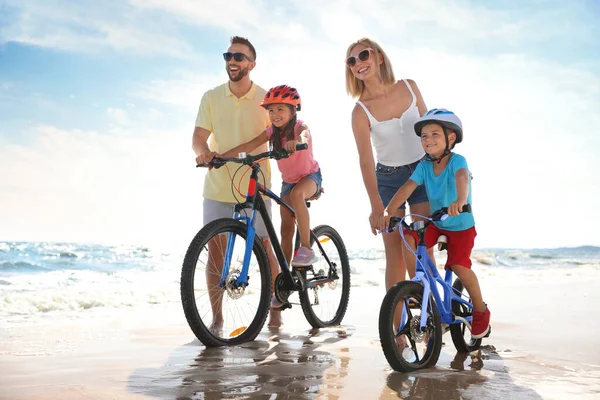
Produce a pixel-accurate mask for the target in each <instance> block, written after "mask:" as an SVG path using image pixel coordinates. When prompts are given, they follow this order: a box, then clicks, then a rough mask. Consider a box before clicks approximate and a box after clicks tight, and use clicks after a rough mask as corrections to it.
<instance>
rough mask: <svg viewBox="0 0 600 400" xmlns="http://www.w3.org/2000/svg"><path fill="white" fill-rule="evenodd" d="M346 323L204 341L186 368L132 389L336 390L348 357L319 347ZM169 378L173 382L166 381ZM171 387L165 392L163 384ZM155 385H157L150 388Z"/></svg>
mask: <svg viewBox="0 0 600 400" xmlns="http://www.w3.org/2000/svg"><path fill="white" fill-rule="evenodd" d="M347 336H348V332H347V331H346V330H345V329H344V328H338V329H335V328H330V329H322V330H321V331H319V330H314V331H310V332H309V333H308V334H306V335H289V334H286V333H277V332H271V336H270V337H269V338H268V339H267V340H256V341H254V342H250V343H245V344H243V345H240V346H235V347H216V348H205V347H203V348H202V350H201V351H200V353H199V354H198V355H197V356H196V357H195V358H194V360H193V361H192V362H190V363H189V365H186V366H185V367H184V369H183V370H182V369H181V368H179V369H177V370H172V371H171V372H167V371H165V372H166V373H163V374H162V376H160V377H158V380H160V381H161V382H157V379H154V380H153V382H152V384H151V385H149V386H147V387H145V388H143V387H137V388H136V391H137V392H139V393H142V394H145V395H151V396H157V397H164V396H165V395H167V396H168V397H171V398H173V397H174V398H176V399H180V400H183V399H233V398H240V397H241V398H247V397H248V398H253V399H255V398H256V399H261V398H264V399H271V398H275V397H273V395H276V398H277V399H280V398H297V399H303V398H307V399H310V398H315V397H316V396H317V394H318V393H319V392H320V391H322V390H324V389H325V390H327V388H328V387H330V389H333V390H335V387H336V384H335V382H336V381H338V380H339V379H340V378H342V377H345V376H346V375H347V371H346V369H347V366H348V364H349V360H350V357H349V349H348V348H341V349H340V353H342V354H344V353H346V354H348V356H347V357H344V356H342V357H339V356H337V355H332V354H331V353H329V352H327V351H323V350H322V347H321V345H322V344H323V345H324V344H332V343H336V342H339V341H340V340H343V339H345V338H346V337H347ZM332 367H333V368H332ZM166 381H171V382H166ZM166 387H171V388H172V389H171V390H169V392H167V393H165V391H164V389H165V388H166ZM153 388H156V391H155V390H153Z"/></svg>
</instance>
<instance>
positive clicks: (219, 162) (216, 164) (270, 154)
mask: <svg viewBox="0 0 600 400" xmlns="http://www.w3.org/2000/svg"><path fill="white" fill-rule="evenodd" d="M306 149H308V144H307V143H301V144H297V145H296V150H306ZM243 154H245V153H240V155H243ZM290 154H291V153H290V152H289V151H287V150H286V149H277V150H271V151H265V152H264V153H260V154H257V155H255V156H253V155H251V154H247V155H245V156H243V157H227V158H220V157H215V158H213V159H212V160H211V161H210V162H209V163H208V164H206V163H205V164H198V165H196V167H209V166H210V167H213V168H220V167H222V166H223V165H225V164H226V163H228V162H234V163H238V164H244V165H252V164H254V163H255V162H256V161H258V160H261V159H263V158H272V159H275V160H280V159H282V158H287V157H289V156H290Z"/></svg>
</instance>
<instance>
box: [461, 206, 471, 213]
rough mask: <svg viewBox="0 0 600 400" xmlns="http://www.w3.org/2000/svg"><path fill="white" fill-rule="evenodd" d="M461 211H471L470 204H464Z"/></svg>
mask: <svg viewBox="0 0 600 400" xmlns="http://www.w3.org/2000/svg"><path fill="white" fill-rule="evenodd" d="M461 212H471V205H470V204H465V205H464V206H463V208H462V211H461Z"/></svg>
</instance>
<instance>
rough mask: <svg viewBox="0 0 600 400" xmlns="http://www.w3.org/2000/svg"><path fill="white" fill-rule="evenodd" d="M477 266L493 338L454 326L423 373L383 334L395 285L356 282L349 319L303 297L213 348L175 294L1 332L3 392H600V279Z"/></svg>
mask: <svg viewBox="0 0 600 400" xmlns="http://www.w3.org/2000/svg"><path fill="white" fill-rule="evenodd" d="M484 268H485V267H484ZM479 276H480V282H481V286H482V289H483V291H484V296H485V300H486V301H487V302H488V304H489V307H490V310H491V311H492V326H493V331H492V336H491V337H490V338H489V339H486V340H485V341H484V346H483V348H482V349H481V350H480V351H477V352H474V353H471V354H457V353H456V351H455V349H454V346H453V344H452V340H451V338H450V335H449V334H447V335H445V336H444V343H445V346H444V347H443V349H442V354H441V356H440V359H439V361H438V363H437V366H436V367H435V368H431V369H428V370H425V371H420V372H417V373H411V374H400V373H396V372H393V371H392V370H391V368H390V367H389V365H388V364H387V361H386V360H385V357H384V355H383V352H382V350H381V347H380V344H379V340H378V337H379V336H378V331H377V324H378V322H377V319H378V315H379V307H380V304H381V301H382V299H383V296H384V294H385V292H384V289H383V287H381V286H378V287H352V291H351V301H350V306H349V309H348V313H347V315H346V317H345V319H344V323H343V325H342V326H339V327H331V328H327V329H321V330H314V331H313V330H310V329H309V328H310V326H309V325H308V323H307V322H306V320H305V319H304V316H303V314H302V311H301V308H300V306H294V307H293V308H292V309H291V310H287V311H285V312H284V320H285V326H284V327H283V328H281V329H280V330H279V331H269V330H268V329H267V328H266V327H265V328H264V329H263V331H262V333H261V334H260V335H259V336H258V338H257V339H256V340H255V341H254V342H251V343H246V344H244V345H241V346H236V347H230V348H205V347H204V346H203V345H201V344H200V342H198V340H197V339H195V337H194V336H193V334H192V332H191V330H190V329H189V327H188V326H187V323H186V321H185V318H184V316H183V312H182V310H181V306H180V305H179V304H178V303H176V302H173V303H169V304H163V305H157V306H155V307H153V308H151V309H147V310H145V311H144V312H141V311H140V310H135V309H131V310H115V311H114V312H111V313H110V314H108V315H104V316H103V317H102V318H100V317H97V316H94V318H87V319H85V320H81V319H77V320H73V321H67V322H60V323H44V324H41V323H40V324H37V325H35V326H25V327H10V328H0V399H11V400H17V399H148V398H150V399H155V398H158V399H222V398H230V399H232V398H263V399H314V398H316V399H320V398H323V399H394V398H402V399H507V398H510V399H587V398H589V399H592V398H600V346H599V344H600V340H599V339H598V337H599V336H598V329H599V328H600V322H599V321H598V319H597V318H595V317H596V316H597V315H599V312H600V293H599V292H600V291H599V290H598V288H600V285H599V283H600V277H598V276H594V275H593V274H592V273H590V274H588V275H574V274H563V275H562V276H551V275H550V272H548V273H547V274H544V275H541V274H540V273H539V272H538V273H532V274H529V273H528V272H527V271H525V270H509V269H503V270H497V269H496V270H494V269H492V268H490V269H487V270H483V271H481V273H480V274H479ZM542 277H543V278H542Z"/></svg>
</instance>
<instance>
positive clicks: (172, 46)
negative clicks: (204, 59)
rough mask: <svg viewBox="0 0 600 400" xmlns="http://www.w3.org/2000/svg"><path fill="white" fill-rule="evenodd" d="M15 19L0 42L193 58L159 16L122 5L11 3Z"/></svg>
mask: <svg viewBox="0 0 600 400" xmlns="http://www.w3.org/2000/svg"><path fill="white" fill-rule="evenodd" d="M6 3H7V5H8V6H10V7H11V8H12V10H13V11H12V12H13V13H14V18H11V19H10V20H8V21H7V24H6V25H5V26H4V27H2V29H1V30H0V43H6V42H17V43H23V44H28V45H34V46H40V47H47V48H52V49H57V50H66V51H75V52H83V53H97V52H101V51H106V50H118V51H122V52H128V53H130V54H166V55H170V56H175V57H187V55H189V54H190V51H191V47H190V46H189V45H188V44H187V43H186V42H185V40H183V39H182V38H181V37H179V36H178V35H177V32H176V29H174V28H172V27H170V26H168V25H167V24H161V23H160V19H158V20H157V18H156V16H153V15H147V14H143V13H139V12H137V10H136V9H134V8H131V7H129V6H128V5H127V4H126V3H124V2H120V1H103V2H100V3H99V2H95V1H78V2H64V1H59V0H49V1H44V2H28V3H26V4H23V2H21V1H14V0H7V1H6Z"/></svg>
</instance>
